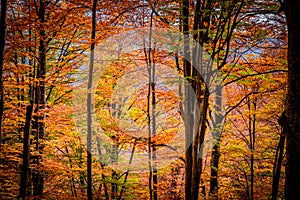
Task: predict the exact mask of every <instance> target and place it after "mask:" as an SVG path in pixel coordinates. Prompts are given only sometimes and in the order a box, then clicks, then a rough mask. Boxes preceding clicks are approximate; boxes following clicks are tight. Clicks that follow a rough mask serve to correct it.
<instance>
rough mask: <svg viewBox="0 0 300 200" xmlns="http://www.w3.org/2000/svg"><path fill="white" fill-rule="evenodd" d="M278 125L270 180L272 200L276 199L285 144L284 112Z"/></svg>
mask: <svg viewBox="0 0 300 200" xmlns="http://www.w3.org/2000/svg"><path fill="white" fill-rule="evenodd" d="M278 123H279V125H280V126H281V135H280V139H279V142H278V145H277V149H276V155H275V159H274V166H273V180H272V200H276V199H277V195H278V187H279V181H280V174H281V165H282V160H283V152H284V144H285V135H286V130H285V123H286V119H285V115H284V112H283V113H282V115H281V117H280V118H279V120H278Z"/></svg>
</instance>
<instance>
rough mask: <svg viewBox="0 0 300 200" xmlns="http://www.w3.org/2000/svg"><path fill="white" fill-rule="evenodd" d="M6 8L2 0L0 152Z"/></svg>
mask: <svg viewBox="0 0 300 200" xmlns="http://www.w3.org/2000/svg"><path fill="white" fill-rule="evenodd" d="M6 8H7V0H1V19H0V152H1V148H2V135H3V134H2V123H3V112H4V94H3V93H4V91H3V62H4V48H5V31H6Z"/></svg>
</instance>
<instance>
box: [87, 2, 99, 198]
mask: <svg viewBox="0 0 300 200" xmlns="http://www.w3.org/2000/svg"><path fill="white" fill-rule="evenodd" d="M96 12H97V0H93V7H92V35H91V42H92V43H91V48H90V50H91V52H90V64H89V74H88V86H87V91H88V93H87V126H88V127H87V128H88V129H87V131H88V132H87V194H88V199H89V200H92V199H93V188H92V186H93V185H92V184H93V183H92V133H93V132H92V109H93V107H92V93H91V89H92V84H93V70H94V55H95V52H94V49H95V38H96Z"/></svg>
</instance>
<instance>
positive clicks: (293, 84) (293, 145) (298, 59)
mask: <svg viewBox="0 0 300 200" xmlns="http://www.w3.org/2000/svg"><path fill="white" fill-rule="evenodd" d="M283 7H284V10H285V13H286V17H287V23H288V94H287V104H286V112H285V115H286V121H287V123H286V131H287V136H286V139H287V141H286V142H287V143H286V156H287V157H286V158H287V163H286V170H285V172H286V180H285V199H287V200H296V199H297V200H298V199H300V192H299V189H300V181H299V180H300V170H299V169H300V148H299V147H300V103H299V102H300V48H299V47H300V20H299V10H300V2H299V1H297V0H287V1H284V3H283Z"/></svg>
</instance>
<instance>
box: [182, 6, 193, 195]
mask: <svg viewBox="0 0 300 200" xmlns="http://www.w3.org/2000/svg"><path fill="white" fill-rule="evenodd" d="M189 4H190V1H189V0H183V1H182V32H183V34H184V35H186V36H188V35H189ZM189 50H190V48H189V41H186V40H185V41H184V52H183V53H184V57H186V58H188V57H190V53H189ZM183 73H184V76H185V77H191V76H192V73H191V64H190V63H189V62H188V61H187V60H186V59H185V60H184V61H183ZM184 89H185V91H184V96H185V99H184V111H183V116H184V117H183V118H184V123H185V148H186V152H185V199H186V200H190V199H192V190H191V189H192V166H193V158H192V152H193V147H192V145H191V144H192V141H193V132H192V130H193V129H192V127H191V126H192V123H191V122H192V120H191V115H190V113H191V105H190V103H189V102H188V98H189V97H190V96H191V95H189V94H190V93H191V91H190V87H186V85H185V87H184Z"/></svg>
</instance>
